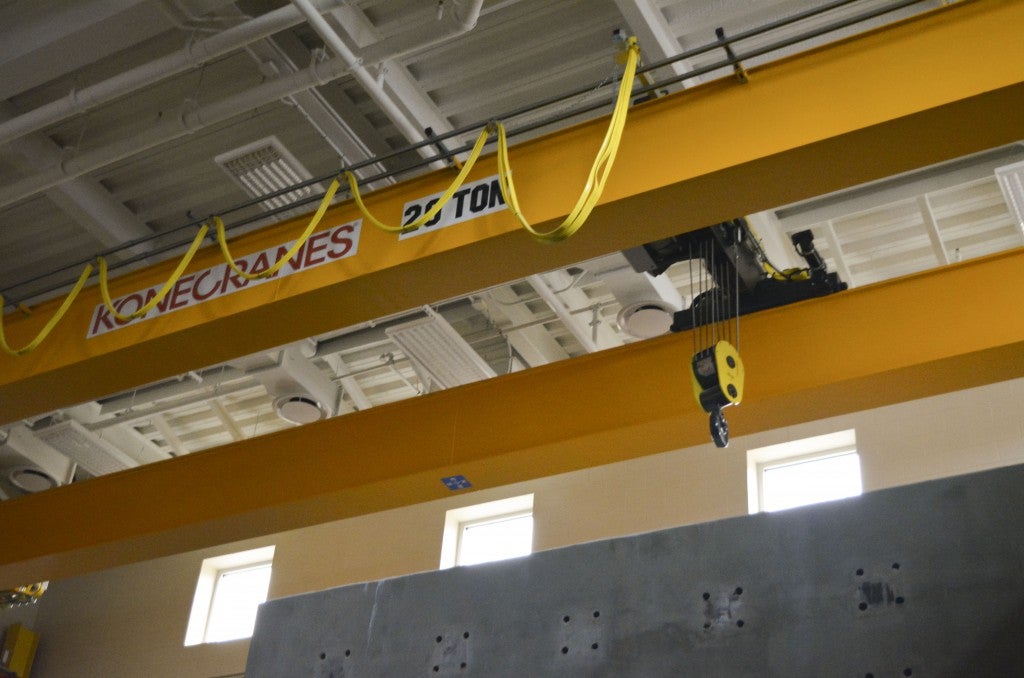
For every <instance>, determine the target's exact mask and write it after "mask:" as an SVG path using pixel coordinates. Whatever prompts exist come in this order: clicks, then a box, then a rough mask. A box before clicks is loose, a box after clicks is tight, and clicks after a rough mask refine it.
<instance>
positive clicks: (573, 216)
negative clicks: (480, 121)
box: [498, 37, 640, 242]
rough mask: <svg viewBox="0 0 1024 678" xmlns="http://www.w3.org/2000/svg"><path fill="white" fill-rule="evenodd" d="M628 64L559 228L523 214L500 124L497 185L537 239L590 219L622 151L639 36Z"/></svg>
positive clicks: (556, 237)
mask: <svg viewBox="0 0 1024 678" xmlns="http://www.w3.org/2000/svg"><path fill="white" fill-rule="evenodd" d="M627 49H628V53H627V57H626V67H625V71H624V72H623V74H622V81H621V82H620V83H619V94H618V98H617V99H616V101H615V108H614V110H613V111H612V117H611V121H610V122H609V124H608V132H607V133H606V134H605V137H604V141H603V142H601V148H600V149H599V150H598V151H597V157H596V158H595V159H594V165H593V166H592V167H591V168H590V174H589V175H588V176H587V183H586V185H585V186H584V187H583V193H582V194H581V195H580V197H579V200H577V201H576V205H575V207H573V208H572V211H571V212H570V213H569V216H568V217H566V219H565V221H563V222H562V223H561V225H559V226H558V227H557V228H554V229H552V230H550V231H547V232H541V231H538V230H536V229H534V228H533V227H532V226H531V225H530V223H529V222H528V221H527V220H526V217H524V216H523V211H522V209H521V208H520V207H519V198H518V196H517V195H516V188H515V184H513V182H512V170H511V168H510V167H509V160H508V139H507V138H506V135H505V127H504V125H502V124H501V123H498V184H499V186H500V187H501V195H502V197H503V198H504V199H505V204H506V205H508V208H509V210H510V211H511V212H512V214H513V215H514V216H515V218H516V219H517V220H518V221H519V223H520V224H521V225H522V227H523V228H525V229H526V230H527V231H529V232H530V233H531V234H532V235H533V236H534V237H535V238H537V239H538V240H541V241H544V242H558V241H561V240H565V239H566V238H568V237H570V236H571V235H572V234H574V233H575V232H576V231H578V230H579V228H580V226H582V225H583V223H584V222H585V221H586V220H587V217H589V216H590V213H591V212H592V211H593V209H594V206H595V205H597V201H598V199H599V198H600V197H601V194H602V193H603V192H604V185H605V181H606V180H607V179H608V174H609V173H610V172H611V169H612V164H613V163H614V162H615V154H616V153H617V152H618V150H619V141H620V140H621V139H622V129H623V127H625V125H626V112H627V111H628V110H629V100H630V96H631V95H632V92H633V81H634V79H635V77H636V66H637V61H638V60H639V55H640V48H639V47H638V46H637V42H636V38H635V37H630V38H629V40H628V42H627Z"/></svg>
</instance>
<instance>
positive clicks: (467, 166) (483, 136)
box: [345, 125, 491, 233]
mask: <svg viewBox="0 0 1024 678" xmlns="http://www.w3.org/2000/svg"><path fill="white" fill-rule="evenodd" d="M490 136H491V127H490V125H487V126H485V127H484V128H483V129H482V130H480V134H478V135H477V137H476V143H474V144H473V150H472V151H470V153H469V157H468V158H467V159H466V162H465V163H464V164H463V165H462V169H461V170H459V174H458V176H456V177H455V180H454V181H453V182H452V183H451V185H450V186H449V187H448V189H447V190H446V191H445V192H444V193H442V194H441V197H440V198H438V199H437V202H435V203H434V204H433V206H432V207H431V208H430V209H428V210H427V211H426V212H424V213H423V214H422V215H420V216H419V217H418V218H416V219H414V220H413V221H410V222H409V223H408V224H402V225H400V226H391V225H388V224H385V223H384V222H382V221H380V220H379V219H378V218H377V217H375V216H373V215H372V214H371V213H370V211H369V210H368V209H366V205H365V204H363V197H362V196H361V195H360V194H359V182H358V180H357V179H356V175H354V174H352V172H350V171H348V170H346V171H345V179H346V180H348V187H349V190H350V191H351V192H352V199H353V200H355V203H356V206H358V207H359V211H360V212H362V214H363V216H364V217H366V220H367V221H369V222H370V223H371V224H373V225H374V226H376V227H377V228H379V229H381V230H383V231H387V232H389V233H407V232H409V231H414V230H416V229H417V228H419V227H420V226H422V225H424V224H425V223H427V222H428V221H430V220H431V219H433V218H434V217H436V216H437V214H438V212H440V211H441V210H442V209H443V208H444V206H445V205H446V204H448V201H449V200H451V199H452V196H454V195H455V192H456V191H457V190H459V188H460V187H461V186H462V184H464V183H465V182H466V177H468V176H469V173H470V171H471V170H472V169H473V165H475V164H476V161H477V159H478V158H479V157H480V154H481V153H482V152H483V150H484V146H486V145H487V140H488V139H489V138H490Z"/></svg>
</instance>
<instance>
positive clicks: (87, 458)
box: [33, 420, 138, 476]
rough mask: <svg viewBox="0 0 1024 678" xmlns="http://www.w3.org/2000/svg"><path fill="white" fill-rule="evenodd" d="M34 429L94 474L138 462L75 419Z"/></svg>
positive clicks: (134, 464)
mask: <svg viewBox="0 0 1024 678" xmlns="http://www.w3.org/2000/svg"><path fill="white" fill-rule="evenodd" d="M33 433H34V434H35V435H36V437H37V438H39V439H40V440H42V441H43V442H45V443H46V444H47V445H49V446H50V447H52V448H53V449H55V450H57V451H58V452H60V453H62V454H64V455H65V456H67V457H68V458H69V459H71V460H72V461H74V462H75V463H77V464H78V465H79V466H81V467H82V468H84V469H85V470H86V471H88V472H89V473H90V474H92V475H94V476H99V475H103V474H105V473H114V472H115V471H123V470H124V469H126V468H130V467H132V466H137V465H138V464H137V462H136V461H135V460H134V459H132V458H131V457H129V456H128V455H127V454H125V453H124V452H122V451H121V450H119V449H117V448H116V447H114V446H113V445H112V444H110V443H109V442H107V441H106V440H103V439H102V438H100V437H99V436H97V435H96V434H95V433H93V432H92V431H90V430H89V429H87V428H85V427H84V426H82V425H81V424H80V423H78V422H77V421H70V420H69V421H62V422H60V423H59V424H54V425H53V426H47V427H46V428H43V429H39V430H38V431H33Z"/></svg>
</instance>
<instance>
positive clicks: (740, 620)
mask: <svg viewBox="0 0 1024 678" xmlns="http://www.w3.org/2000/svg"><path fill="white" fill-rule="evenodd" d="M744 624H746V622H745V621H743V620H742V619H737V620H736V626H738V627H740V628H741V629H742V628H743V625H744Z"/></svg>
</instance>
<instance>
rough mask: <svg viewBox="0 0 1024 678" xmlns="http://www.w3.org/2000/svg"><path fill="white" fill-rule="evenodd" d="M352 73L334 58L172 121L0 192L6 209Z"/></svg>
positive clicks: (23, 180)
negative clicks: (85, 175) (121, 161)
mask: <svg viewBox="0 0 1024 678" xmlns="http://www.w3.org/2000/svg"><path fill="white" fill-rule="evenodd" d="M347 72H348V64H347V63H346V62H345V60H344V59H341V58H334V59H331V60H329V61H324V62H320V63H315V64H313V65H312V66H309V67H308V68H305V69H303V70H301V71H297V72H295V73H292V74H289V75H285V76H282V77H280V78H275V79H274V80H270V81H268V82H265V83H263V84H262V85H259V86H257V87H254V88H252V89H249V90H246V91H244V92H240V93H238V94H236V95H234V96H231V97H228V98H226V99H222V100H221V101H217V102H214V103H212V104H208V105H206V106H200V107H199V108H196V109H194V110H191V111H187V112H184V113H182V114H180V115H178V116H176V117H174V116H172V118H171V119H170V120H168V121H167V122H165V123H163V124H160V125H154V126H152V127H150V128H149V129H148V130H147V131H145V132H143V133H142V134H139V135H138V136H135V137H131V138H127V139H122V140H120V141H117V142H115V143H113V144H110V145H109V146H104V147H101V148H97V149H94V150H92V151H88V152H85V153H82V154H81V155H78V156H75V157H71V158H68V159H66V160H65V161H64V162H62V163H61V164H60V165H58V166H56V167H52V168H50V169H48V170H46V171H44V172H40V173H39V174H37V175H34V176H31V177H26V178H25V179H22V180H21V181H16V182H14V183H13V184H10V185H8V186H6V187H4V188H3V189H2V190H0V207H6V206H7V205H10V204H13V203H15V202H17V201H19V200H22V199H24V198H28V197H30V196H33V195H35V194H37V193H40V192H42V191H45V190H47V189H50V188H53V187H54V186H57V185H58V184H62V183H64V182H65V181H69V180H71V179H74V178H76V177H80V176H82V175H83V174H87V173H89V172H92V171H94V170H97V169H100V168H102V167H106V166H107V165H110V164H113V163H115V162H117V161H119V160H123V159H125V158H129V157H131V156H133V155H137V154H139V153H142V152H143V151H147V150H149V149H151V148H155V147H157V146H160V145H162V144H165V143H167V142H169V141H174V140H175V139H179V138H181V137H184V136H187V135H189V134H192V133H194V132H197V131H199V130H201V129H203V128H205V127H208V126H210V125H213V124H215V123H218V122H222V121H224V120H228V119H229V118H232V117H234V116H236V115H241V114H242V113H247V112H249V111H251V110H253V109H254V108H258V107H260V106H265V105H266V104H268V103H271V102H273V101H277V100H279V99H283V98H284V97H287V96H290V95H292V94H295V93H296V92H302V91H304V90H307V89H310V88H311V87H316V86H318V85H325V84H327V83H329V82H331V81H332V80H336V79H338V78H340V77H341V76H343V75H345V74H346V73H347Z"/></svg>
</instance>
